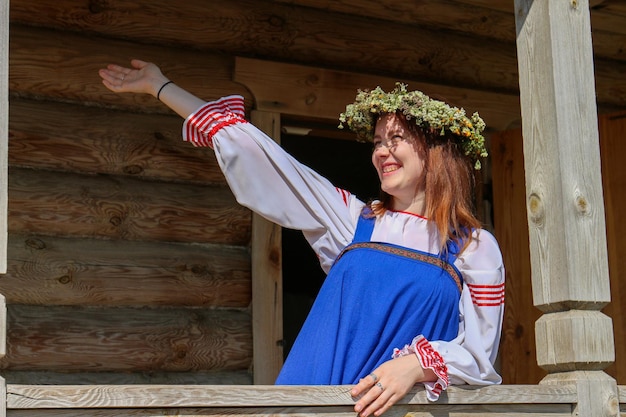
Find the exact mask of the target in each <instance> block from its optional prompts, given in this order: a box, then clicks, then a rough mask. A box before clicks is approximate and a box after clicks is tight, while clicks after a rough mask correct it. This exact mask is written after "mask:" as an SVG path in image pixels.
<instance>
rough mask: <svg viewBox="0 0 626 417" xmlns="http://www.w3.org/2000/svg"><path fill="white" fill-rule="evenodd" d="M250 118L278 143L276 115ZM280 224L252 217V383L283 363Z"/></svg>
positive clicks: (270, 379)
mask: <svg viewBox="0 0 626 417" xmlns="http://www.w3.org/2000/svg"><path fill="white" fill-rule="evenodd" d="M251 121H252V123H254V125H255V126H257V127H258V128H259V129H260V130H262V131H263V132H265V133H266V134H267V135H268V136H269V137H271V138H272V139H274V140H275V141H276V142H278V143H280V114H279V113H275V112H263V111H258V110H254V111H253V112H252V115H251ZM281 230H282V229H281V227H280V226H278V225H277V224H275V223H272V222H270V221H268V220H266V219H264V218H263V217H261V216H260V215H258V214H256V213H254V214H253V217H252V243H251V245H252V337H253V345H254V359H253V372H254V379H253V380H254V383H255V384H263V385H271V384H273V383H274V381H276V377H277V376H278V373H279V372H280V369H281V367H282V365H283V275H282V253H283V252H282V232H281Z"/></svg>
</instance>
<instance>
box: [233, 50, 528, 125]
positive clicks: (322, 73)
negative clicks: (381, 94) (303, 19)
mask: <svg viewBox="0 0 626 417" xmlns="http://www.w3.org/2000/svg"><path fill="white" fill-rule="evenodd" d="M234 80H235V81H238V82H240V83H242V84H244V85H245V86H246V87H248V88H249V89H250V90H251V91H252V93H253V94H254V97H255V100H256V105H257V109H258V110H264V111H276V112H280V113H282V114H292V115H301V116H309V117H317V118H322V119H329V120H333V121H337V120H338V118H339V114H340V113H341V112H343V111H345V109H346V104H348V103H352V102H353V101H354V97H355V96H356V92H357V90H358V89H372V88H375V87H376V86H378V85H380V86H381V87H383V88H385V89H391V88H393V86H394V85H395V83H396V81H403V82H406V83H407V84H408V85H409V87H410V88H412V89H419V90H422V91H423V92H424V93H426V94H429V95H432V96H433V97H440V98H444V99H445V100H446V101H448V102H450V103H454V104H455V105H458V106H462V107H465V110H466V111H467V112H468V113H470V114H471V113H473V112H475V111H479V112H480V114H481V116H482V117H483V118H484V119H485V120H486V123H487V124H488V126H489V128H491V129H496V130H505V129H509V128H511V127H512V126H518V125H519V123H520V113H519V97H518V96H516V95H507V94H495V93H487V92H480V91H473V90H469V89H459V88H450V87H444V86H441V85H434V84H430V83H424V82H418V81H415V80H413V81H409V80H396V79H391V78H386V77H380V76H372V75H365V74H355V73H349V72H343V71H335V70H329V69H323V68H319V67H307V66H302V65H296V64H284V63H279V62H269V61H260V60H256V59H249V58H241V57H238V58H237V59H236V67H235V75H234ZM336 124H338V122H335V125H336Z"/></svg>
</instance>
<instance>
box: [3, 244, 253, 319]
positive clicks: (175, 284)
mask: <svg viewBox="0 0 626 417" xmlns="http://www.w3.org/2000/svg"><path fill="white" fill-rule="evenodd" d="M8 265H9V267H8V271H7V274H6V275H5V276H3V277H2V279H0V294H4V296H5V297H7V299H8V302H9V303H10V304H30V305H42V306H53V305H83V306H88V305H90V306H187V307H230V308H246V307H248V306H249V304H250V301H251V286H250V285H251V284H250V254H249V252H248V250H247V248H243V247H224V246H217V245H196V244H194V245H190V244H177V243H158V242H152V243H151V242H129V241H120V240H93V239H92V240H89V239H62V238H54V237H49V236H34V235H28V236H20V235H15V234H11V235H10V236H9V249H8Z"/></svg>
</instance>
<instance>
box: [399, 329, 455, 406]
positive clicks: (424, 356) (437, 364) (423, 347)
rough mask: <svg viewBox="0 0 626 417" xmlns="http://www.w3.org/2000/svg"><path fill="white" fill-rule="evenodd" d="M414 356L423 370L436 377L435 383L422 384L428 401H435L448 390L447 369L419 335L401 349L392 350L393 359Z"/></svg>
mask: <svg viewBox="0 0 626 417" xmlns="http://www.w3.org/2000/svg"><path fill="white" fill-rule="evenodd" d="M409 354H415V355H416V356H417V359H418V360H419V361H420V365H422V368H424V369H431V370H432V371H433V372H434V373H435V375H437V381H434V382H424V383H423V384H424V388H426V397H427V398H428V400H429V401H437V399H438V398H439V396H440V395H441V393H442V392H443V391H444V390H445V389H446V388H448V367H447V366H446V363H445V362H444V360H443V358H442V357H441V355H440V354H439V352H437V351H436V350H435V349H433V347H432V345H431V344H430V342H429V341H428V340H426V338H425V337H424V336H422V335H419V336H417V337H415V339H413V341H412V342H411V344H410V345H406V346H404V348H402V349H394V352H393V357H394V358H397V357H400V356H406V355H409Z"/></svg>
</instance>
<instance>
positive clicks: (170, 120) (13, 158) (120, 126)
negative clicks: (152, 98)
mask: <svg viewBox="0 0 626 417" xmlns="http://www.w3.org/2000/svg"><path fill="white" fill-rule="evenodd" d="M68 115H71V117H68ZM182 124H183V121H182V119H181V118H180V117H178V116H169V115H167V116H166V115H150V114H136V113H135V114H132V113H128V112H121V111H115V110H103V109H98V108H94V107H85V106H79V105H70V104H61V103H52V102H41V101H33V100H23V99H19V98H16V99H14V100H12V101H11V118H10V119H9V138H10V140H9V164H10V165H11V166H19V167H28V168H37V169H49V170H58V171H73V172H82V173H86V174H111V175H128V176H133V177H137V178H145V179H150V180H164V181H176V182H192V183H201V184H216V185H225V180H224V175H223V174H222V172H221V170H220V169H219V166H218V165H217V161H216V160H215V155H214V153H213V151H212V150H211V149H209V148H196V147H193V146H192V145H191V144H189V143H185V142H183V141H182V134H181V128H182ZM42 126H45V128H44V129H42Z"/></svg>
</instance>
